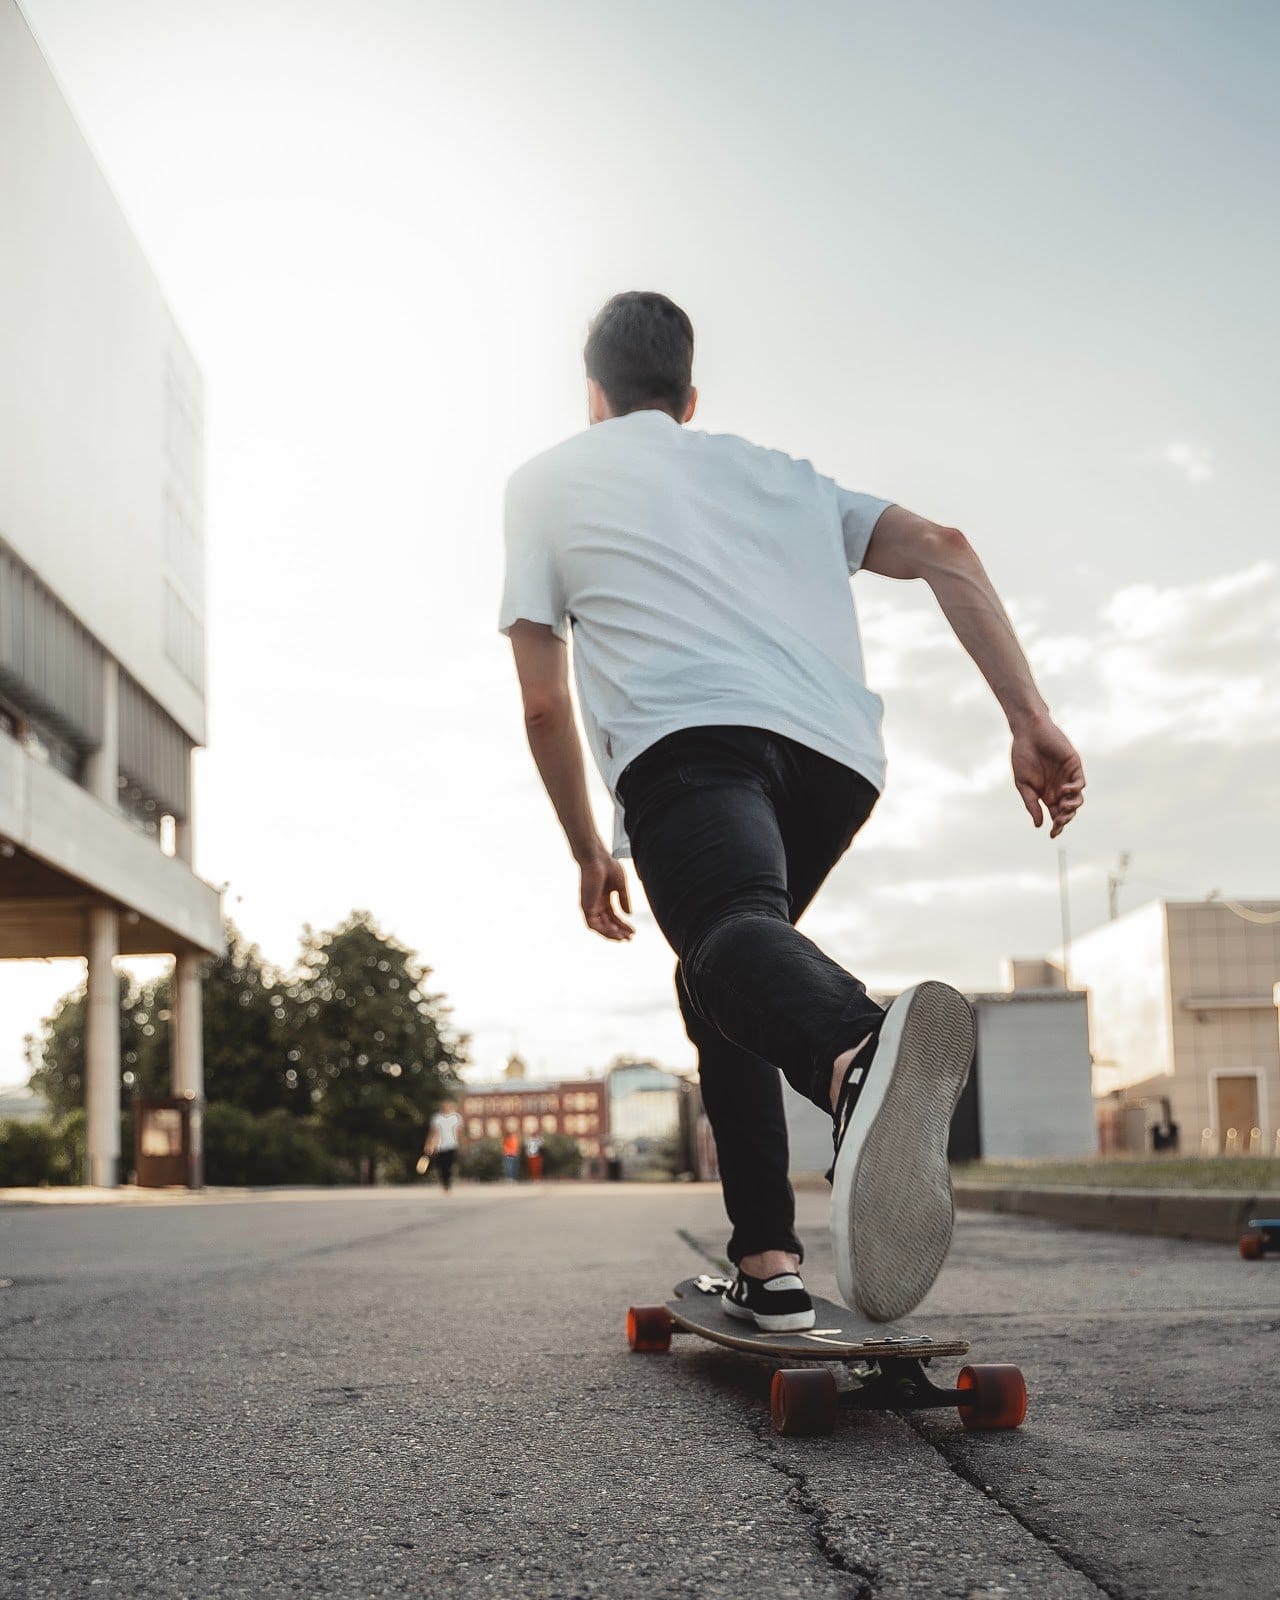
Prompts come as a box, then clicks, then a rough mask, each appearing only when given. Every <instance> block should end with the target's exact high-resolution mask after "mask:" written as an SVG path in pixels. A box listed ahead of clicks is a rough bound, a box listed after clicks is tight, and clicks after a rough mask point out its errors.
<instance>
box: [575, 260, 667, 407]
mask: <svg viewBox="0 0 1280 1600" xmlns="http://www.w3.org/2000/svg"><path fill="white" fill-rule="evenodd" d="M582 357H583V360H584V361H585V362H586V367H587V376H588V377H589V378H594V379H595V380H596V382H597V383H598V384H599V385H600V387H601V388H602V389H603V390H604V392H605V393H606V394H607V395H608V396H609V404H610V406H611V407H612V409H613V412H614V414H615V415H616V416H619V417H621V416H625V415H626V414H627V412H628V411H644V410H654V409H659V410H662V411H669V412H670V413H671V414H672V416H674V417H675V419H676V421H677V422H680V421H681V420H682V419H683V417H684V411H685V407H686V406H687V405H688V404H689V396H690V394H691V393H692V392H693V323H692V322H690V321H689V318H688V316H687V315H686V313H685V312H683V311H681V309H680V307H679V306H678V305H676V303H675V301H674V300H668V299H667V297H666V295H665V294H655V293H653V292H652V291H650V290H647V289H628V290H627V291H626V293H625V294H615V295H614V297H613V299H612V300H610V301H609V302H608V304H607V305H605V306H603V307H602V308H601V309H600V310H599V311H598V312H597V313H596V315H595V318H594V320H593V321H592V323H591V328H590V330H589V332H588V333H587V344H586V348H585V349H584V350H583V352H582Z"/></svg>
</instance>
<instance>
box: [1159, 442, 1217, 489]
mask: <svg viewBox="0 0 1280 1600" xmlns="http://www.w3.org/2000/svg"><path fill="white" fill-rule="evenodd" d="M1160 459H1161V460H1162V461H1164V462H1167V463H1168V465H1169V466H1171V467H1176V468H1177V470H1178V471H1179V472H1181V473H1182V474H1183V476H1184V477H1185V478H1186V480H1187V482H1188V483H1196V484H1199V483H1208V482H1209V480H1210V479H1211V478H1212V477H1213V471H1214V468H1213V452H1212V451H1211V450H1210V449H1209V448H1208V446H1207V445H1202V444H1192V443H1190V441H1188V440H1186V439H1175V440H1174V441H1173V442H1172V443H1171V444H1167V445H1165V447H1164V449H1163V450H1162V451H1161V452H1160Z"/></svg>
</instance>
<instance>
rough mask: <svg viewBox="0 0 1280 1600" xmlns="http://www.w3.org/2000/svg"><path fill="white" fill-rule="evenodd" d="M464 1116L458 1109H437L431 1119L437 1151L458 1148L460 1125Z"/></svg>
mask: <svg viewBox="0 0 1280 1600" xmlns="http://www.w3.org/2000/svg"><path fill="white" fill-rule="evenodd" d="M461 1121H462V1118H461V1117H460V1116H459V1115H458V1113H457V1112H456V1111H437V1112H436V1114H435V1116H433V1117H432V1119H431V1131H432V1133H434V1134H435V1136H436V1153H437V1155H439V1154H440V1153H442V1152H443V1151H445V1150H456V1149H457V1148H458V1126H459V1124H460V1123H461Z"/></svg>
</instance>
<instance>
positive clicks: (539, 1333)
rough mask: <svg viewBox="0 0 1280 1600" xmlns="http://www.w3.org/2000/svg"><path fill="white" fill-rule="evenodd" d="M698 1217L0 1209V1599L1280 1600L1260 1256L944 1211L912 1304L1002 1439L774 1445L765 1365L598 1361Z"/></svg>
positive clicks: (586, 1211)
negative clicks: (1013, 1429) (943, 1224)
mask: <svg viewBox="0 0 1280 1600" xmlns="http://www.w3.org/2000/svg"><path fill="white" fill-rule="evenodd" d="M801 1200H802V1215H803V1218H804V1220H805V1222H806V1224H807V1237H809V1238H810V1239H811V1240H813V1241H815V1243H814V1246H813V1248H812V1249H811V1256H810V1262H809V1267H808V1276H809V1278H810V1281H811V1282H812V1283H813V1284H814V1286H815V1287H817V1288H818V1289H821V1290H823V1291H825V1292H830V1291H831V1290H832V1289H833V1284H832V1281H831V1272H830V1257H829V1254H828V1253H827V1251H826V1249H825V1247H824V1246H823V1245H822V1244H821V1242H820V1241H821V1238H822V1235H823V1233H824V1229H823V1228H822V1226H821V1218H822V1212H823V1201H822V1198H821V1197H820V1196H819V1195H804V1196H802V1197H801ZM682 1230H683V1233H682ZM722 1237H723V1228H722V1225H721V1221H720V1209H719V1197H718V1194H717V1193H716V1192H715V1191H713V1190H707V1189H702V1188H688V1187H667V1188H640V1187H630V1186H619V1187H614V1188H608V1187H604V1186H601V1187H586V1186H584V1187H576V1186H565V1187H560V1186H547V1187H545V1188H542V1189H537V1190H535V1189H533V1188H528V1187H521V1188H519V1189H515V1188H503V1187H495V1188H490V1189H480V1188H474V1189H466V1188H462V1189H459V1190H458V1191H456V1192H455V1193H454V1195H453V1196H452V1197H448V1198H446V1197H445V1196H443V1195H441V1194H440V1193H439V1192H438V1191H436V1190H434V1189H432V1190H417V1191H410V1192H406V1191H401V1192H395V1191H387V1192H377V1193H373V1194H356V1193H352V1192H342V1193H336V1194H327V1195H322V1196H316V1195H314V1194H312V1195H288V1194H282V1195H275V1196H270V1197H268V1196H255V1197H252V1198H248V1199H226V1200H217V1199H211V1200H202V1201H192V1202H184V1203H168V1204H147V1205H142V1204H137V1205H96V1206H65V1205H63V1206H51V1205H37V1206H10V1207H4V1206H0V1281H3V1280H8V1281H7V1282H6V1283H5V1286H4V1287H2V1288H0V1458H2V1462H3V1473H4V1476H3V1479H2V1480H0V1483H2V1488H0V1494H2V1496H3V1516H2V1519H0V1540H2V1541H3V1542H2V1546H0V1595H3V1596H6V1597H8V1596H14V1597H17V1596H21V1597H24V1600H25V1597H28V1596H32V1597H34V1596H58V1597H60V1600H63V1597H72V1596H80V1595H90V1594H94V1595H96V1594H101V1593H104V1592H105V1593H108V1594H110V1593H120V1594H128V1595H138V1596H151V1595H156V1596H233V1595H234V1596H253V1597H259V1596H277V1595H279V1596H296V1595H299V1594H301V1595H306V1596H311V1595H338V1596H353V1597H354V1596H362V1597H363V1596H381V1595H419V1594H421V1595H426V1594H431V1595H433V1596H460V1597H470V1596H480V1595H483V1596H492V1595H504V1596H509V1595H522V1596H531V1597H541V1596H546V1597H566V1600H567V1597H579V1596H581V1597H586V1596H608V1597H610V1600H613V1597H630V1596H668V1595H670V1596H678V1595H679V1596H683V1595H691V1596H693V1595H696V1596H705V1597H720V1596H724V1597H730V1596H732V1597H733V1600H743V1597H744V1596H753V1597H754V1596H760V1597H762V1600H774V1597H788V1596H804V1597H811V1596H813V1597H816V1596H864V1595H865V1596H872V1595H874V1596H877V1597H884V1600H889V1597H897V1596H928V1597H940V1600H947V1597H952V1596H955V1597H974V1600H994V1597H997V1596H1000V1597H1005V1596H1009V1597H1022V1596H1026V1597H1033V1596H1034V1597H1035V1600H1057V1597H1060V1596H1061V1597H1076V1596H1089V1595H1098V1594H1106V1595H1114V1596H1126V1597H1128V1596H1134V1597H1137V1596H1144V1597H1145V1596H1150V1597H1157V1596H1158V1597H1160V1600H1177V1597H1180V1596H1203V1595H1223V1596H1246V1595H1247V1596H1250V1597H1253V1596H1263V1597H1265V1596H1270V1595H1275V1594H1277V1593H1280V1577H1278V1574H1280V1520H1278V1518H1280V1507H1278V1506H1277V1502H1276V1498H1275V1484H1276V1464H1277V1458H1276V1441H1277V1439H1278V1438H1280V1399H1278V1398H1277V1384H1276V1367H1277V1353H1278V1352H1280V1263H1274V1262H1268V1263H1260V1264H1256V1265H1249V1264H1245V1263H1243V1262H1241V1261H1239V1259H1238V1258H1237V1257H1236V1256H1235V1254H1234V1253H1233V1252H1232V1251H1231V1250H1230V1249H1229V1248H1225V1247H1222V1246H1215V1245H1193V1244H1180V1243H1177V1242H1174V1241H1169V1240H1161V1239H1150V1238H1144V1239H1136V1238H1129V1237H1125V1236H1120V1235H1099V1234H1096V1233H1077V1232H1073V1231H1071V1230H1066V1229H1060V1228H1054V1227H1052V1226H1049V1225H1047V1224H1038V1223H1029V1222H1020V1221H1013V1220H1008V1219H1004V1218H995V1217H990V1216H974V1217H973V1218H971V1219H970V1218H965V1217H963V1216H962V1219H961V1224H960V1227H959V1229H958V1233H957V1240H956V1248H955V1250H954V1252H953V1255H952V1258H951V1261H950V1263H949V1264H948V1267H947V1270H946V1272H945V1273H944V1276H943V1278H942V1279H941V1280H940V1282H939V1284H938V1286H937V1288H936V1289H935V1291H934V1293H933V1295H932V1296H931V1297H930V1299H929V1300H928V1301H927V1302H926V1304H925V1306H924V1307H923V1308H922V1314H921V1315H920V1316H919V1317H918V1318H917V1319H915V1320H916V1322H918V1323H919V1325H920V1326H921V1327H922V1328H923V1330H924V1331H927V1332H935V1333H939V1334H940V1333H954V1332H959V1333H961V1334H963V1335H965V1336H967V1337H969V1338H970V1339H971V1340H972V1342H973V1346H974V1348H973V1351H972V1358H974V1359H978V1360H1002V1359H1007V1360H1013V1361H1017V1362H1018V1363H1019V1364H1020V1365H1022V1367H1023V1368H1024V1370H1025V1372H1026V1374H1027V1380H1028V1384H1029V1387H1030V1391H1031V1409H1030V1412H1029V1414H1028V1418H1027V1422H1026V1425H1025V1427H1024V1428H1023V1429H1022V1430H1021V1431H1020V1432H1018V1433H1012V1434H1011V1433H1005V1434H987V1435H977V1434H965V1433H964V1432H962V1430H961V1429H960V1426H959V1423H958V1420H957V1419H956V1417H955V1416H954V1415H953V1414H951V1413H948V1412H933V1413H926V1414H923V1415H922V1416H921V1417H918V1418H917V1419H916V1420H914V1421H909V1420H904V1419H902V1418H899V1417H896V1416H867V1415H863V1416H855V1415H852V1414H850V1415H847V1416H845V1417H843V1418H842V1419H841V1422H840V1424H839V1426H838V1428H837V1430H836V1432H835V1433H834V1434H833V1435H832V1436H831V1437H830V1438H829V1439H820V1440H805V1439H794V1440H790V1439H778V1438H775V1437H774V1436H773V1434H772V1433H771V1431H770V1429H769V1426H768V1415H767V1384H768V1376H769V1368H768V1367H766V1366H765V1365H763V1364H757V1363H754V1362H752V1361H750V1360H748V1359H746V1358H743V1357H739V1356H736V1355H733V1354H732V1353H729V1352H721V1351H717V1350H714V1349H712V1348H711V1347H709V1346H705V1345H702V1344H700V1343H699V1344H694V1343H692V1342H686V1343H677V1345H676V1348H675V1350H674V1351H673V1353H672V1354H671V1355H669V1356H650V1357H642V1356H633V1355H631V1354H630V1353H629V1352H628V1350H627V1348H626V1344H625V1339H624V1336H623V1318H624V1313H625V1309H626V1306H627V1305H628V1303H630V1302H632V1301H636V1302H647V1301H654V1300H660V1299H662V1298H665V1296H666V1293H667V1292H668V1290H669V1287H670V1285H671V1283H673V1282H674V1281H675V1279H676V1278H678V1277H682V1276H685V1275H686V1274H687V1273H688V1272H690V1271H697V1270H699V1266H700V1264H701V1263H702V1261H703V1257H701V1256H700V1255H699V1254H698V1248H699V1247H701V1249H702V1250H704V1251H705V1252H706V1253H707V1254H708V1255H711V1256H714V1255H715V1254H716V1253H717V1252H718V1250H719V1248H720V1241H721V1239H722ZM939 1365H940V1366H945V1365H948V1364H946V1363H941V1362H940V1363H939ZM944 1376H949V1373H947V1374H944Z"/></svg>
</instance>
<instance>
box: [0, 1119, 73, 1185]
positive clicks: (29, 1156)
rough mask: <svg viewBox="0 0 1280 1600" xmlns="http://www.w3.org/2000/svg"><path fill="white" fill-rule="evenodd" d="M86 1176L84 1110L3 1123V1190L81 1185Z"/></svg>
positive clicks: (0, 1163)
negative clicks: (49, 1185)
mask: <svg viewBox="0 0 1280 1600" xmlns="http://www.w3.org/2000/svg"><path fill="white" fill-rule="evenodd" d="M83 1173H84V1112H83V1111H73V1112H72V1113H71V1114H70V1116H66V1117H38V1118H36V1119H35V1120H34V1121H30V1122H27V1121H23V1122H17V1121H4V1122H0V1187H9V1186H12V1187H18V1186H22V1187H32V1186H35V1185H42V1184H55V1183H79V1182H80V1179H81V1177H82V1176H83Z"/></svg>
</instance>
